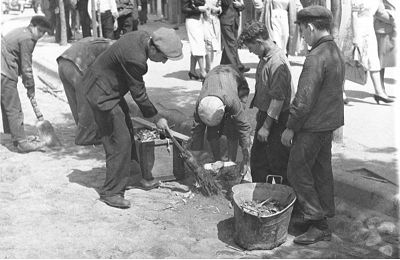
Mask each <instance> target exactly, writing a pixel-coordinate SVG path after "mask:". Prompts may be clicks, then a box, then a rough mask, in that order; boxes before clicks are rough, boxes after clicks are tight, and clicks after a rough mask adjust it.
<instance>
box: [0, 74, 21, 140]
mask: <svg viewBox="0 0 400 260" xmlns="http://www.w3.org/2000/svg"><path fill="white" fill-rule="evenodd" d="M1 114H2V117H3V129H4V133H6V134H9V133H10V134H11V139H12V141H13V142H18V141H22V140H24V139H26V135H25V130H24V113H22V108H21V101H20V99H19V95H18V89H17V81H14V80H11V79H9V78H7V77H5V76H4V75H3V74H2V75H1Z"/></svg>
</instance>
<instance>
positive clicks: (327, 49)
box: [282, 6, 345, 244]
mask: <svg viewBox="0 0 400 260" xmlns="http://www.w3.org/2000/svg"><path fill="white" fill-rule="evenodd" d="M296 23H298V24H299V25H300V31H301V35H302V37H303V38H304V40H305V41H306V42H307V44H308V45H310V46H312V48H311V50H310V52H309V53H308V55H307V56H306V60H305V62H304V66H303V70H302V72H301V75H300V78H299V83H298V88H297V92H296V96H295V98H294V100H293V101H292V104H291V106H290V114H289V119H288V122H287V124H286V129H285V131H284V132H283V134H282V143H283V144H284V145H285V146H288V147H291V150H290V156H289V163H288V171H287V175H288V179H289V182H290V185H291V186H292V187H293V188H294V190H295V192H296V195H297V199H298V202H299V205H300V208H301V211H302V212H301V213H302V217H303V220H304V223H303V224H304V227H306V228H308V229H307V231H306V232H305V233H303V234H302V235H300V236H298V237H296V238H295V239H294V242H295V243H298V244H313V243H316V242H318V241H321V240H330V239H331V236H332V232H331V231H330V229H329V226H328V222H327V218H328V217H333V216H334V215H335V204H334V188H333V173H332V164H331V160H332V153H331V148H332V135H333V131H334V130H335V129H337V128H339V127H340V126H342V125H343V124H344V107H343V106H344V104H343V97H342V92H343V84H344V73H345V65H344V59H343V55H342V53H341V51H340V50H339V48H338V46H337V45H336V43H335V42H334V40H333V37H332V36H331V35H330V27H331V23H332V13H331V12H330V11H329V10H328V9H326V8H324V7H321V6H310V7H307V8H304V9H302V10H301V11H299V12H298V13H297V20H296Z"/></svg>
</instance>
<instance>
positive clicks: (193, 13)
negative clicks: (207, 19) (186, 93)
mask: <svg viewBox="0 0 400 260" xmlns="http://www.w3.org/2000/svg"><path fill="white" fill-rule="evenodd" d="M206 11H207V7H206V6H205V0H183V5H182V12H183V13H184V14H185V15H186V17H185V26H186V32H187V35H188V39H189V45H190V70H189V73H188V76H189V78H190V79H195V80H198V79H201V80H204V78H205V76H206V74H207V73H206V70H205V65H204V56H205V55H206V44H205V40H206V38H205V34H204V32H205V27H204V22H203V14H204V13H205V12H206ZM196 64H199V68H200V75H198V74H197V73H196Z"/></svg>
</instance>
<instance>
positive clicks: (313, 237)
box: [293, 226, 332, 245]
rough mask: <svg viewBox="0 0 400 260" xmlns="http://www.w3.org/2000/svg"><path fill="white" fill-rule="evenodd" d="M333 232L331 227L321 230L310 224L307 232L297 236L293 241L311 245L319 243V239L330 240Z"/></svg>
mask: <svg viewBox="0 0 400 260" xmlns="http://www.w3.org/2000/svg"><path fill="white" fill-rule="evenodd" d="M331 238H332V233H331V231H330V230H329V229H325V230H321V229H318V228H316V227H315V226H310V227H309V228H308V230H307V232H305V233H303V234H302V235H300V236H298V237H296V238H295V239H294V240H293V242H295V243H297V244H301V245H310V244H314V243H317V242H318V241H330V240H331Z"/></svg>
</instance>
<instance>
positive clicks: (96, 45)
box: [57, 37, 113, 73]
mask: <svg viewBox="0 0 400 260" xmlns="http://www.w3.org/2000/svg"><path fill="white" fill-rule="evenodd" d="M112 42H113V41H112V40H110V39H105V38H95V37H86V38H83V39H81V40H79V41H77V42H76V43H74V44H72V45H71V47H70V48H68V49H67V50H66V51H64V52H63V53H62V54H61V55H60V56H59V57H58V58H57V62H59V60H60V59H62V58H63V59H66V60H69V61H71V62H73V63H74V64H75V65H76V66H77V67H78V69H79V70H80V72H81V73H84V72H85V71H86V69H87V68H88V67H89V66H90V65H91V64H92V63H93V62H94V61H95V59H96V58H97V56H99V55H100V54H101V53H102V52H104V51H105V50H106V49H108V47H110V45H111V44H112Z"/></svg>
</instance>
